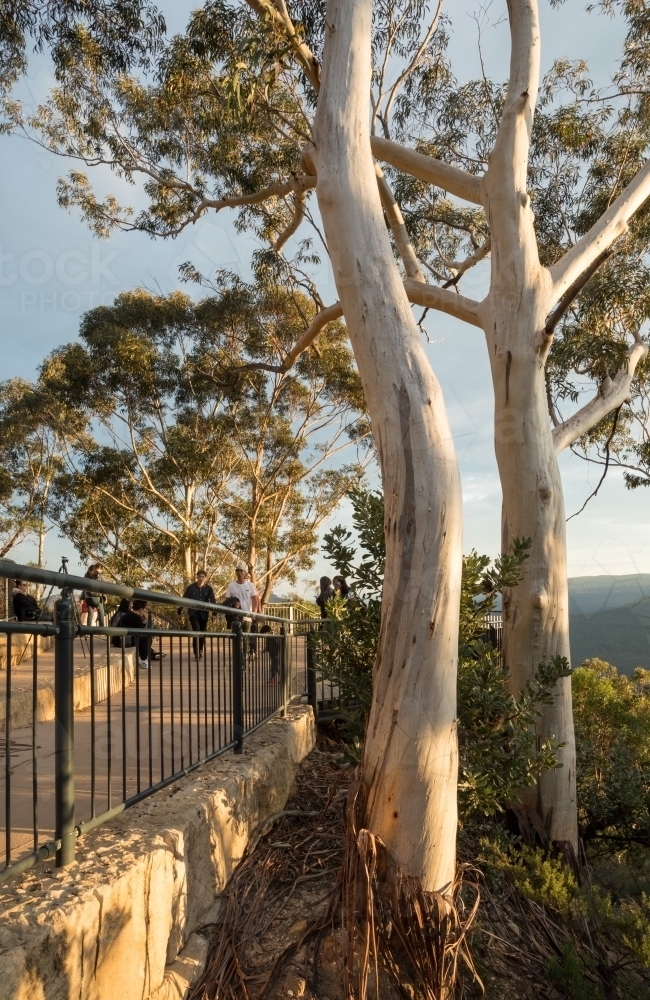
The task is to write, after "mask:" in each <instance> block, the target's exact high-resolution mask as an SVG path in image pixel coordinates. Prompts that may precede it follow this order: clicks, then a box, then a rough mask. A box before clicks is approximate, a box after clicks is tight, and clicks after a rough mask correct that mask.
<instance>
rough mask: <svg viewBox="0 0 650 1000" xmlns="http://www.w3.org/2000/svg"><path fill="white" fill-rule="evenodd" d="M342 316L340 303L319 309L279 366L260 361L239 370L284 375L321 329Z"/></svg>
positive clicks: (243, 366)
mask: <svg viewBox="0 0 650 1000" xmlns="http://www.w3.org/2000/svg"><path fill="white" fill-rule="evenodd" d="M342 316H343V309H342V308H341V303H340V302H334V304H333V305H331V306H326V307H325V309H321V310H320V312H317V313H316V315H315V316H314V318H313V320H312V321H311V323H310V324H309V326H308V327H307V329H306V330H305V332H304V333H303V335H302V337H301V338H300V340H299V341H298V342H297V343H296V344H295V345H294V347H292V348H291V350H290V351H289V353H288V354H287V356H286V358H285V359H284V361H283V362H282V364H281V365H267V364H265V363H264V362H262V361H252V362H251V363H250V364H247V365H242V368H241V370H242V371H250V370H256V371H259V370H261V371H265V372H278V373H279V374H280V375H284V374H286V372H288V371H289V369H290V368H292V367H293V365H294V364H295V363H296V361H297V360H298V358H299V357H300V355H301V354H303V353H304V352H305V351H306V350H307V348H309V347H311V345H312V344H313V343H314V341H315V340H316V337H317V336H318V334H319V333H320V332H321V330H322V329H323V327H325V326H327V324H328V323H332V322H334V320H337V319H341V317H342Z"/></svg>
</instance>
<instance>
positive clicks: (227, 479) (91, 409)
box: [39, 274, 363, 593]
mask: <svg viewBox="0 0 650 1000" xmlns="http://www.w3.org/2000/svg"><path fill="white" fill-rule="evenodd" d="M215 291H216V293H217V294H215V295H213V296H210V297H208V298H205V299H203V300H202V301H199V302H195V301H194V300H192V299H190V298H189V296H187V295H183V294H181V293H179V292H176V293H173V294H172V295H169V296H154V295H151V294H149V293H148V292H145V291H143V290H141V289H138V290H136V291H135V292H130V293H124V294H122V295H120V296H118V298H117V299H116V300H115V302H114V304H113V305H112V306H102V307H99V308H97V309H94V310H92V311H91V312H89V313H87V314H86V315H85V316H84V318H83V321H82V325H81V331H80V337H81V341H80V343H75V344H69V345H66V346H64V347H61V348H59V349H57V350H56V351H54V352H53V353H52V354H51V355H50V357H49V358H47V359H46V360H45V361H44V363H43V365H42V366H41V373H40V380H39V392H41V393H42V395H43V397H44V398H47V399H48V400H50V401H56V404H57V405H58V406H59V407H60V408H61V409H62V410H63V411H65V412H66V413H68V414H70V416H71V417H72V416H74V419H75V420H76V421H77V424H79V423H80V422H81V424H82V426H83V428H84V432H83V433H81V432H78V433H77V434H75V435H74V437H73V439H72V441H71V444H70V447H69V449H68V462H67V465H66V468H65V470H64V472H62V473H61V474H60V475H59V476H58V477H57V480H56V483H55V488H54V491H53V495H52V498H51V501H50V512H51V514H52V516H53V517H54V518H55V520H56V522H57V524H58V525H59V526H60V527H61V529H62V530H63V531H64V533H65V534H66V535H67V537H69V538H70V539H71V540H72V541H73V542H74V543H75V545H76V546H77V548H78V549H79V551H80V552H82V553H83V554H84V555H88V556H92V557H93V558H97V559H101V560H102V562H103V563H104V564H105V565H106V566H107V567H108V569H109V571H111V572H113V573H114V575H115V576H116V577H119V578H121V579H128V580H130V581H131V582H133V583H138V584H140V583H142V582H145V581H147V582H154V583H156V584H157V585H159V586H165V587H172V588H179V587H181V585H182V582H183V579H186V578H187V577H188V576H191V575H192V573H193V567H194V566H195V565H196V563H197V562H198V561H201V562H205V563H207V564H208V565H210V566H212V567H217V569H216V572H217V580H218V577H219V572H223V571H220V570H219V567H220V566H224V567H225V566H227V565H228V564H229V563H230V562H231V561H232V560H233V559H236V560H237V559H241V558H244V559H245V560H246V561H247V562H249V563H251V564H252V566H253V567H254V571H255V573H256V574H257V581H258V585H260V587H261V590H262V591H263V592H264V593H267V592H269V591H270V590H271V588H272V586H273V585H274V583H275V582H276V581H277V580H279V579H287V580H289V581H293V579H294V577H295V573H296V572H297V571H298V570H299V569H305V568H308V567H309V566H310V565H311V560H312V557H313V554H314V551H315V547H316V538H317V530H318V526H319V525H320V523H321V522H322V520H323V519H324V518H326V517H328V516H329V515H330V514H331V511H332V509H333V508H334V507H336V505H337V504H338V503H339V501H340V499H341V497H342V496H343V495H344V494H345V492H346V491H347V490H348V489H349V488H350V486H351V485H353V484H354V483H355V482H356V481H357V480H358V478H359V475H360V472H361V466H360V461H359V458H358V456H357V450H358V444H357V443H356V442H353V441H351V440H350V439H351V438H352V437H353V436H354V435H352V434H350V435H348V428H350V427H354V426H355V424H356V422H357V419H358V417H359V411H358V408H357V407H358V404H359V402H360V401H362V399H363V394H362V391H361V387H360V384H359V379H358V375H357V373H356V369H355V367H354V363H353V359H352V355H351V353H350V351H349V349H348V348H347V346H346V336H345V328H344V327H343V325H342V324H333V325H332V326H331V327H330V328H329V329H328V331H327V333H326V334H325V335H324V336H323V338H322V343H321V345H320V347H319V349H318V351H317V352H316V351H310V352H307V353H306V354H305V355H304V356H303V358H301V360H300V362H299V364H298V365H297V366H295V368H294V369H293V370H292V371H291V372H290V373H288V374H280V373H276V372H269V371H267V370H265V368H264V366H265V365H267V366H272V367H273V366H275V367H278V366H279V365H280V364H281V362H282V361H283V359H284V357H285V355H286V353H287V352H288V350H289V349H290V347H292V346H293V344H294V343H295V341H296V340H297V339H299V337H300V335H301V334H302V333H303V332H304V329H305V327H306V326H307V325H308V324H309V321H310V319H311V317H312V316H313V313H314V304H313V302H311V301H310V300H309V299H308V298H307V297H306V296H305V295H304V294H302V293H300V292H299V291H298V290H296V289H291V288H289V289H288V288H286V287H283V286H279V285H277V284H276V285H272V284H268V285H265V286H260V285H247V284H245V283H244V282H242V281H241V280H239V279H237V278H235V277H233V276H228V275H225V274H221V275H220V276H219V278H218V282H217V284H216V286H215ZM258 365H261V366H262V367H256V366H258ZM334 369H336V374H333V370H334ZM348 445H349V446H350V447H351V448H352V454H351V456H350V460H349V461H347V462H345V461H344V462H341V453H342V451H343V450H344V449H345V448H346V447H347V446H348ZM335 456H337V457H336V459H335Z"/></svg>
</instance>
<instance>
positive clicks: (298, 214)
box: [273, 190, 307, 253]
mask: <svg viewBox="0 0 650 1000" xmlns="http://www.w3.org/2000/svg"><path fill="white" fill-rule="evenodd" d="M306 198H307V192H306V191H304V190H303V191H299V192H298V193H297V194H296V198H295V203H294V207H293V218H292V220H291V222H290V223H289V225H288V226H287V228H286V229H285V230H284V231H283V232H281V233H280V235H279V236H278V238H277V240H276V241H275V243H274V244H273V249H274V250H275V252H276V253H280V251H281V250H282V247H283V246H284V245H285V243H287V242H288V241H289V240H290V239H291V237H292V236H293V234H294V233H295V232H297V230H298V228H299V227H300V223H301V222H302V220H303V219H304V217H305V200H306Z"/></svg>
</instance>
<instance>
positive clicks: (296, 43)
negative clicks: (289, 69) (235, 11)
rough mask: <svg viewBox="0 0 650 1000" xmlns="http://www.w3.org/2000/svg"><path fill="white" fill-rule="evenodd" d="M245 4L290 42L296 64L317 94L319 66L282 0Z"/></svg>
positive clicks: (253, 0)
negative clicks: (283, 34) (299, 66)
mask: <svg viewBox="0 0 650 1000" xmlns="http://www.w3.org/2000/svg"><path fill="white" fill-rule="evenodd" d="M246 2H247V4H248V6H249V7H251V8H252V9H253V10H254V11H255V13H256V14H258V15H259V16H261V17H268V18H270V19H271V21H273V23H274V24H276V25H277V27H279V28H280V29H281V30H282V31H283V32H284V33H285V35H286V36H287V39H288V40H289V41H290V42H291V45H292V48H293V50H294V52H295V54H296V58H297V60H298V62H299V63H300V65H301V66H302V68H303V69H304V71H305V75H306V76H307V79H308V80H309V82H310V83H311V85H312V87H313V88H314V90H315V91H316V92H317V93H318V91H319V90H320V66H319V63H318V60H317V59H316V56H315V55H314V53H313V52H312V51H311V49H310V48H309V46H308V45H306V44H305V42H301V40H300V37H299V36H298V34H297V32H296V29H295V27H294V25H293V21H292V20H291V17H290V16H289V11H288V10H287V6H286V4H285V3H284V0H274V3H269V2H268V0H246Z"/></svg>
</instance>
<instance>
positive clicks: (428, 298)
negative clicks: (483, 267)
mask: <svg viewBox="0 0 650 1000" xmlns="http://www.w3.org/2000/svg"><path fill="white" fill-rule="evenodd" d="M404 288H405V289H406V294H407V295H408V297H409V302H412V303H413V304H414V305H417V306H424V307H425V308H426V309H437V310H439V312H444V313H447V314H448V315H449V316H455V317H456V319H462V320H464V322H465V323H471V324H472V326H478V327H480V328H481V329H483V324H482V322H481V319H480V316H479V303H478V302H475V301H474V299H468V298H467V297H466V296H465V295H458V294H457V293H456V292H450V291H448V290H447V289H445V288H440V287H439V286H438V285H428V284H426V283H424V282H421V281H413V279H412V278H407V280H406V281H405V282H404Z"/></svg>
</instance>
